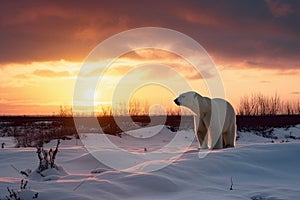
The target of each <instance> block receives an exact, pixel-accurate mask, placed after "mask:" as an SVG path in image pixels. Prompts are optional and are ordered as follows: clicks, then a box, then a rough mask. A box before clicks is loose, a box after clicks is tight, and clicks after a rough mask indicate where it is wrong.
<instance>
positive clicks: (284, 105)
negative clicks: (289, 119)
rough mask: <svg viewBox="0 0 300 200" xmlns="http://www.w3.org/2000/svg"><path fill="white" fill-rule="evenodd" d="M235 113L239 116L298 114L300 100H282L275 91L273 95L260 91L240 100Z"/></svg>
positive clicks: (299, 112) (299, 111)
mask: <svg viewBox="0 0 300 200" xmlns="http://www.w3.org/2000/svg"><path fill="white" fill-rule="evenodd" d="M237 114H238V115H241V116H267V115H271V116H273V115H299V114H300V100H298V101H282V100H281V99H280V97H279V96H278V94H277V93H275V94H274V95H273V96H267V95H264V94H261V93H256V94H251V95H246V96H244V97H242V98H241V100H240V103H239V106H238V108H237Z"/></svg>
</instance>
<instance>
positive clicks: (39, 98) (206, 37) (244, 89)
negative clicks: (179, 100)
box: [0, 0, 300, 115]
mask: <svg viewBox="0 0 300 200" xmlns="http://www.w3.org/2000/svg"><path fill="white" fill-rule="evenodd" d="M140 27H163V28H168V29H173V30H176V31H179V32H181V33H183V34H186V35H188V36H189V37H191V38H193V39H194V40H196V41H197V42H198V43H199V44H201V45H202V46H203V48H205V50H206V51H207V53H208V54H209V55H210V56H211V58H212V60H213V61H214V63H215V65H216V67H217V69H218V70H219V73H220V76H221V78H222V80H223V84H224V88H225V92H226V98H227V99H228V100H229V101H230V102H231V103H232V104H233V105H234V106H235V107H237V105H238V103H239V99H240V98H241V97H242V96H244V95H248V94H251V93H257V92H260V93H263V94H266V95H273V94H274V93H277V94H278V95H279V96H280V97H281V99H282V100H284V101H287V100H298V99H300V87H299V85H300V1H297V0H282V1H280V0H278V1H277V0H265V1H263V0H245V1H240V0H228V1H227V0H226V1H225V0H224V1H221V0H220V1H214V0H213V1H196V0H195V1H189V0H187V1H179V0H178V1H177V0H172V1H171V0H170V1H168V0H166V1H126V2H125V1H114V0H111V1H1V2H0V115H31V114H33V115H43V114H53V113H57V112H58V111H59V106H60V105H72V102H73V101H72V100H73V92H74V85H75V82H76V79H77V76H78V73H79V71H80V68H81V66H82V64H83V62H84V61H85V58H86V57H87V56H88V55H89V54H90V52H91V51H92V50H93V49H94V48H95V47H96V46H97V45H98V44H99V43H101V42H102V41H104V40H105V39H107V38H109V37H110V36H112V35H115V34H118V33H120V32H122V31H126V30H129V29H133V28H140ZM116 46H117V44H116ZM112 48H117V47H112ZM99 59H101V58H99ZM103 59H104V58H103ZM154 61H155V62H154ZM141 63H144V64H145V65H147V66H142V67H140V68H139V67H137V68H134V67H133V66H136V65H140V64H141ZM163 65H167V66H170V67H169V68H168V67H164V66H163ZM188 65H189V64H188V63H187V62H186V61H185V60H183V59H182V58H180V57H178V56H177V55H174V54H172V53H169V52H164V51H155V50H142V51H137V52H130V53H128V54H126V55H123V56H121V57H120V58H118V60H117V61H116V62H115V63H114V64H113V66H112V67H111V68H110V69H109V70H108V71H107V72H105V75H104V76H103V79H102V80H103V81H104V82H103V83H102V86H98V87H97V88H96V90H93V89H90V90H86V91H84V92H83V94H85V93H86V95H87V98H89V93H93V94H95V101H96V102H97V103H99V104H106V103H110V102H111V101H112V97H113V95H114V94H113V91H114V90H115V89H116V87H121V86H122V87H121V89H120V88H119V90H120V91H123V92H124V91H130V90H129V89H128V88H126V84H125V83H124V84H121V85H119V86H118V83H119V82H120V81H121V80H123V79H122V78H124V76H125V75H126V77H127V79H128V80H130V82H131V83H132V84H137V83H138V82H136V81H138V80H149V81H150V82H151V81H152V82H153V79H154V80H156V81H158V82H159V81H162V80H164V81H165V80H167V81H169V83H170V84H172V85H173V87H177V88H178V87H179V88H180V85H176V83H177V84H180V82H178V81H176V80H177V79H175V77H176V72H180V74H181V76H182V77H183V78H184V79H186V80H188V82H189V83H190V84H191V87H192V88H193V89H194V90H196V91H197V92H199V93H201V94H204V95H209V91H208V90H207V88H206V87H205V80H203V78H202V77H199V76H197V75H195V74H194V72H193V71H191V67H189V66H188ZM174 70H175V71H174ZM128 80H127V82H126V83H129V82H128ZM173 83H174V84H173ZM141 86H143V85H141ZM116 91H117V90H116ZM182 91H184V88H182ZM130 92H133V93H132V96H131V98H137V99H143V100H145V99H146V100H147V102H148V103H150V104H164V105H172V99H173V98H175V96H176V95H178V94H175V93H174V92H172V91H171V90H170V89H168V88H166V87H162V86H160V85H155V84H154V85H151V84H150V85H149V84H148V85H145V86H144V87H140V89H138V90H136V91H135V92H134V91H130Z"/></svg>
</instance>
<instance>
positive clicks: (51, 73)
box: [33, 69, 70, 78]
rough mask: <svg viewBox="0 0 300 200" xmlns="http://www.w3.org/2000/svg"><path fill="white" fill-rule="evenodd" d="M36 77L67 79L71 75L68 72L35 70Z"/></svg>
mask: <svg viewBox="0 0 300 200" xmlns="http://www.w3.org/2000/svg"><path fill="white" fill-rule="evenodd" d="M33 74H34V75H36V76H41V77H49V78H53V77H67V76H70V73H69V72H68V71H59V72H58V71H53V70H49V69H42V70H39V69H38V70H35V71H34V72H33Z"/></svg>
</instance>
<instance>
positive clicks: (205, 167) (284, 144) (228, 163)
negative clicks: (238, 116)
mask: <svg viewBox="0 0 300 200" xmlns="http://www.w3.org/2000/svg"><path fill="white" fill-rule="evenodd" d="M103 136H104V135H102V136H101V137H100V139H99V137H98V136H97V135H96V134H85V135H84V137H82V141H80V140H76V139H72V140H64V141H61V145H60V148H59V152H58V155H57V159H56V164H57V165H58V167H57V169H55V168H53V169H48V170H46V171H44V172H43V175H44V177H42V176H40V175H39V174H37V173H36V171H35V170H36V168H37V166H38V162H39V160H38V158H37V155H36V149H35V148H14V145H13V142H14V140H13V138H6V137H3V138H1V142H2V141H4V142H5V143H6V144H7V146H5V148H4V149H0V161H1V162H0V169H1V170H0V199H6V198H5V196H8V195H9V193H8V191H7V187H9V188H10V189H14V190H15V191H19V196H20V198H21V199H23V200H28V199H33V197H34V196H35V195H36V194H37V193H38V194H37V197H36V199H43V200H49V199H56V200H66V199H78V200H79V199H80V200H82V199H136V200H138V199H143V200H144V199H146V200H147V199H151V200H153V199H172V200H177V199H178V200H181V199H222V200H224V199H225V200H226V199H230V200H232V199H245V200H246V199H247V200H251V199H252V200H271V199H276V200H279V199H280V200H283V199H299V198H300V189H299V184H300V173H299V170H300V159H299V154H300V139H298V138H299V137H300V125H297V126H294V127H289V128H274V129H272V137H269V138H266V137H263V136H262V134H260V133H259V132H257V131H254V130H252V131H251V130H250V131H248V132H238V136H239V137H238V141H237V147H236V148H228V149H221V150H214V151H203V150H200V152H199V151H198V149H197V147H198V144H197V142H196V141H195V139H194V136H193V131H192V130H181V131H178V132H172V131H171V130H170V129H169V128H168V127H166V126H155V127H146V128H141V129H138V130H135V131H128V132H126V133H125V134H123V135H122V137H121V138H120V137H117V136H110V135H109V136H106V135H105V138H106V139H105V140H104V141H109V142H110V143H109V145H107V144H106V146H105V145H104V146H101V148H99V147H98V148H97V146H96V144H97V143H96V142H99V141H101V140H102V139H103ZM291 136H292V137H291ZM174 140H176V142H175V143H174V142H172V141H174ZM178 141H181V142H182V143H181V144H189V146H188V147H187V148H185V146H184V145H180V144H179V142H178ZM83 144H89V145H94V146H92V147H91V149H93V148H94V152H97V151H100V153H102V154H103V155H104V156H103V157H100V160H101V159H104V158H105V159H108V160H115V161H114V162H115V163H114V164H118V165H119V166H117V167H118V168H120V169H119V170H118V169H115V168H114V166H111V167H108V166H107V165H105V164H103V162H99V160H97V159H96V158H97V154H96V156H95V154H93V153H94V152H92V153H90V152H88V150H90V149H89V148H86V147H84V146H83ZM170 144H171V145H170ZM174 145H178V148H174ZM55 146H56V141H51V142H50V143H48V144H45V147H44V148H45V149H50V148H53V147H55ZM161 149H163V150H161ZM120 152H127V154H121V156H120V155H119V154H120ZM98 154H99V153H98ZM159 154H161V156H159ZM93 155H94V156H95V157H94V156H93ZM147 155H151V156H148V157H147ZM173 157H175V158H176V159H172V158H173ZM150 158H151V159H150ZM163 158H166V160H164V159H163ZM168 158H169V160H168ZM101 161H102V160H101ZM132 161H133V162H132ZM134 162H136V163H135V164H134ZM124 163H127V164H128V163H129V164H128V165H126V164H124ZM125 165H126V166H125ZM155 167H159V169H158V170H153V169H155ZM27 169H31V170H32V171H33V172H32V173H31V174H30V176H29V177H28V178H25V177H22V175H21V174H20V173H18V171H21V170H23V171H25V170H27ZM22 179H24V180H28V185H27V187H26V189H23V190H21V189H20V183H21V180H22ZM231 180H232V182H233V185H232V190H230V187H231Z"/></svg>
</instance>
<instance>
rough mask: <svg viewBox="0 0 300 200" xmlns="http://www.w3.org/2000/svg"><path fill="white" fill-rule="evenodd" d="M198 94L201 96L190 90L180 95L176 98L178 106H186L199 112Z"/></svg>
mask: <svg viewBox="0 0 300 200" xmlns="http://www.w3.org/2000/svg"><path fill="white" fill-rule="evenodd" d="M198 96H200V95H199V94H198V93H196V92H193V91H190V92H186V93H182V94H181V95H179V97H177V98H176V99H174V102H175V104H176V105H178V106H185V107H187V108H189V109H191V110H192V111H193V112H195V113H198V112H199V100H198Z"/></svg>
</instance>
